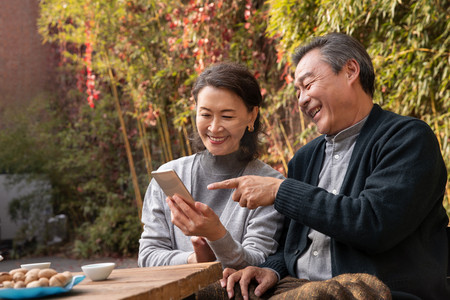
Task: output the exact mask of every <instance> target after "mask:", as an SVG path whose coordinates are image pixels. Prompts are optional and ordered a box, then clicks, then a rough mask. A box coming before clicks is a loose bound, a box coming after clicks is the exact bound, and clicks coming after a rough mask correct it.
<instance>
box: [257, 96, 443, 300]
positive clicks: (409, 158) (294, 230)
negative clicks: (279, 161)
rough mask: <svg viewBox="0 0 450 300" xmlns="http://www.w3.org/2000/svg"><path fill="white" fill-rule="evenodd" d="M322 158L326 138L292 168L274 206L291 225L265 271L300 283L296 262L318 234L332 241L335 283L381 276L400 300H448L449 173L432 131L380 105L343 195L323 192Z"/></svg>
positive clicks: (368, 125)
mask: <svg viewBox="0 0 450 300" xmlns="http://www.w3.org/2000/svg"><path fill="white" fill-rule="evenodd" d="M324 154H325V139H324V137H323V136H321V137H318V138H316V139H315V140H313V141H311V142H310V143H308V144H307V145H305V146H303V147H302V148H301V149H300V150H299V151H297V153H296V154H295V156H294V157H293V158H292V160H291V161H290V162H289V169H288V179H286V180H285V181H284V182H283V183H282V184H281V186H280V189H279V191H278V193H277V196H276V199H275V209H276V210H278V211H279V212H280V213H281V214H283V215H285V216H286V217H287V218H286V219H287V224H286V227H285V232H284V241H282V244H281V246H280V248H279V249H278V251H277V253H275V254H274V255H272V256H270V257H268V259H267V261H266V262H265V263H263V264H262V265H261V266H262V267H269V268H272V269H274V270H276V271H277V272H278V273H279V274H280V275H281V277H284V276H286V275H288V274H289V275H291V276H296V270H295V268H296V260H297V258H298V257H299V256H300V254H301V253H302V252H303V251H304V250H305V249H306V248H307V246H308V238H307V234H308V230H309V228H314V229H315V230H317V231H320V232H322V233H324V234H326V235H328V236H330V237H331V262H332V272H333V276H337V275H339V274H343V273H361V272H364V273H369V274H373V275H376V276H377V277H378V278H379V279H381V280H382V281H383V282H384V283H386V284H387V285H388V286H389V288H390V289H391V291H392V294H393V297H394V298H396V297H398V299H400V295H405V294H404V293H407V294H412V295H415V296H418V297H420V298H422V299H436V300H442V299H450V291H449V288H448V287H447V284H446V273H447V259H448V240H447V235H446V231H445V229H446V227H447V225H448V217H447V214H446V212H445V209H444V208H443V205H442V201H443V196H444V191H445V185H446V180H447V170H446V167H445V164H444V161H443V159H442V155H441V152H440V148H439V145H438V142H437V139H436V137H435V135H434V133H433V131H432V130H431V128H430V127H429V126H428V125H427V124H426V123H425V122H423V121H420V120H418V119H414V118H410V117H404V116H400V115H397V114H394V113H391V112H387V111H384V110H382V109H381V108H380V107H379V106H378V105H374V107H373V109H372V111H371V113H370V115H369V117H368V119H367V121H366V123H365V124H364V126H363V128H362V130H361V132H360V135H359V137H358V139H357V141H356V144H355V147H354V150H353V154H352V158H351V160H350V164H349V166H348V170H347V173H346V175H345V179H344V182H343V184H342V188H341V191H340V193H339V194H338V195H334V194H332V193H328V192H327V191H326V190H324V189H322V188H319V187H317V184H318V180H319V172H320V169H321V166H322V163H323V159H324ZM283 242H284V243H283ZM407 294H406V295H407ZM411 297H412V298H413V299H414V297H413V296H411ZM402 299H404V298H402ZM415 299H417V298H415Z"/></svg>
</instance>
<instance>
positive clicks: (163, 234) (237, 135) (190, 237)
mask: <svg viewBox="0 0 450 300" xmlns="http://www.w3.org/2000/svg"><path fill="white" fill-rule="evenodd" d="M192 94H193V97H194V99H195V102H196V111H197V117H196V125H197V131H198V136H197V137H196V139H197V142H198V144H200V146H201V148H200V151H199V152H198V153H196V154H194V155H191V156H187V157H182V158H179V159H176V160H173V161H170V162H168V163H166V164H164V165H162V166H161V167H160V168H159V170H165V169H174V170H175V171H176V172H177V173H178V175H179V177H180V178H181V180H182V181H183V183H184V185H185V186H186V187H187V189H188V190H189V191H190V193H191V195H192V196H193V198H194V199H195V200H196V202H195V205H190V204H189V203H188V202H186V201H185V200H184V199H182V198H181V197H179V196H178V195H175V196H173V197H167V196H166V195H165V194H164V192H163V191H162V190H161V188H160V187H159V185H158V183H157V182H156V181H155V180H152V181H151V182H150V185H149V187H148V189H147V192H146V195H145V200H144V207H143V211H142V222H143V223H144V231H143V233H142V236H141V239H140V241H139V242H140V248H139V258H138V264H139V266H141V267H148V266H159V265H176V264H186V263H196V262H207V261H215V260H218V261H220V262H221V263H222V266H223V267H231V268H235V269H240V268H244V267H246V266H249V265H258V264H260V263H262V262H264V261H265V259H266V257H267V256H268V255H270V254H273V253H274V252H275V251H276V249H277V247H278V242H277V240H278V238H279V236H280V233H281V229H282V223H283V217H282V216H281V215H280V214H278V213H277V212H276V211H275V210H274V208H273V206H267V207H260V208H257V209H255V210H249V209H247V208H242V207H240V206H239V203H236V202H234V201H233V200H232V198H231V195H232V192H233V191H232V190H208V189H207V188H206V187H207V185H208V184H210V183H213V182H217V181H222V180H226V179H230V178H235V177H239V176H242V175H261V176H270V177H277V178H282V175H281V174H280V173H279V172H278V171H276V170H274V169H273V168H271V167H270V166H269V165H267V164H265V163H263V162H262V161H260V160H258V159H257V157H258V155H259V146H258V135H259V133H260V131H261V124H260V118H259V108H260V106H261V103H262V96H261V91H260V88H259V85H258V82H257V81H256V79H255V78H254V77H253V75H252V74H251V73H250V72H249V71H248V70H247V69H246V68H245V67H243V66H240V65H238V64H235V63H222V64H217V65H213V66H211V67H209V68H208V69H206V70H205V71H204V72H203V73H202V74H200V76H199V77H198V79H197V81H196V82H195V84H194V87H193V91H192Z"/></svg>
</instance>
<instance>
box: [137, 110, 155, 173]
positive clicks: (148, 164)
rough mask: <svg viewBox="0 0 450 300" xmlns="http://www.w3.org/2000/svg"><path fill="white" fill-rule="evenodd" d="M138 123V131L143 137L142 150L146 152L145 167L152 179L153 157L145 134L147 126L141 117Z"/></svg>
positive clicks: (141, 137)
mask: <svg viewBox="0 0 450 300" xmlns="http://www.w3.org/2000/svg"><path fill="white" fill-rule="evenodd" d="M137 125H138V131H139V138H140V139H141V147H142V152H143V153H144V161H145V168H146V169H147V175H148V178H149V180H150V179H151V178H152V177H151V172H152V157H151V154H150V149H149V147H148V143H147V139H146V136H145V128H144V126H143V124H142V120H141V118H140V117H137Z"/></svg>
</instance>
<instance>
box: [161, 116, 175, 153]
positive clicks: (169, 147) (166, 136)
mask: <svg viewBox="0 0 450 300" xmlns="http://www.w3.org/2000/svg"><path fill="white" fill-rule="evenodd" d="M160 116H161V123H162V126H161V127H162V130H163V137H164V139H165V142H166V146H167V154H168V160H169V161H170V160H173V153H172V145H171V144H170V133H169V126H168V125H167V118H166V114H165V113H164V112H162V113H161V114H160Z"/></svg>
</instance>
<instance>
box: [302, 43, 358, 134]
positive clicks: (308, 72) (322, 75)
mask: <svg viewBox="0 0 450 300" xmlns="http://www.w3.org/2000/svg"><path fill="white" fill-rule="evenodd" d="M353 75H354V74H353ZM294 85H295V88H296V90H297V99H298V101H299V106H300V109H301V110H302V112H303V113H304V114H305V115H306V116H307V117H308V118H310V119H311V120H312V121H313V122H314V123H315V124H316V126H317V129H318V131H319V132H320V133H322V134H327V135H334V134H336V133H338V132H340V131H342V130H343V129H345V128H348V127H350V126H352V125H353V124H354V123H355V122H354V121H355V114H357V111H356V110H357V109H358V104H357V101H358V99H356V97H354V95H353V93H352V87H351V83H350V81H349V77H348V72H347V68H346V65H344V67H343V68H342V70H341V71H340V72H339V73H338V74H335V73H334V72H333V70H332V68H331V66H330V65H329V64H328V63H326V62H325V61H324V60H323V58H322V54H321V53H320V50H319V49H314V50H311V51H310V52H308V53H307V54H306V55H305V56H304V57H303V58H302V59H301V60H300V62H299V63H298V65H297V68H296V70H295V81H294Z"/></svg>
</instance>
